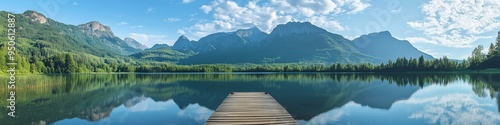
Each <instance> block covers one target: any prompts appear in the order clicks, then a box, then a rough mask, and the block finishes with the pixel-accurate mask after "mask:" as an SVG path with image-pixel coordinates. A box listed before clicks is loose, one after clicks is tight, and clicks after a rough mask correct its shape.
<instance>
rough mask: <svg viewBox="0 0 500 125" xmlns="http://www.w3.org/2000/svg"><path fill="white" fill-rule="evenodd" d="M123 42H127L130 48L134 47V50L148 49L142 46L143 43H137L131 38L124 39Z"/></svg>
mask: <svg viewBox="0 0 500 125" xmlns="http://www.w3.org/2000/svg"><path fill="white" fill-rule="evenodd" d="M123 41H125V43H126V44H127V45H128V46H130V47H132V48H134V49H140V50H145V49H147V48H148V47H147V46H146V45H144V44H141V43H139V42H137V41H136V40H135V39H132V38H130V37H127V38H125V39H123Z"/></svg>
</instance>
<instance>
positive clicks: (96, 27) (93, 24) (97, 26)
mask: <svg viewBox="0 0 500 125" xmlns="http://www.w3.org/2000/svg"><path fill="white" fill-rule="evenodd" d="M79 26H80V27H82V28H88V30H91V31H111V28H109V26H106V25H103V24H101V23H99V22H97V21H90V22H88V23H85V24H81V25H79Z"/></svg>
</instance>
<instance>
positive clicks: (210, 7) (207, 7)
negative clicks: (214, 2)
mask: <svg viewBox="0 0 500 125" xmlns="http://www.w3.org/2000/svg"><path fill="white" fill-rule="evenodd" d="M200 9H201V10H203V12H205V13H209V12H210V11H212V6H209V5H202V6H201V7H200Z"/></svg>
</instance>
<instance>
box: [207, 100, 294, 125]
mask: <svg viewBox="0 0 500 125" xmlns="http://www.w3.org/2000/svg"><path fill="white" fill-rule="evenodd" d="M225 124H287V125H290V124H292V125H298V123H297V121H295V120H294V119H293V117H292V116H291V115H290V114H289V113H288V112H287V111H286V110H285V108H283V107H282V106H281V105H280V104H279V103H278V102H277V101H276V100H274V98H273V97H272V96H271V95H270V94H268V93H264V92H233V93H231V94H229V95H228V96H227V97H226V99H224V101H223V102H222V104H221V105H219V107H218V108H217V109H216V110H215V112H214V113H213V114H212V115H211V116H210V118H208V120H207V122H206V123H205V125H225Z"/></svg>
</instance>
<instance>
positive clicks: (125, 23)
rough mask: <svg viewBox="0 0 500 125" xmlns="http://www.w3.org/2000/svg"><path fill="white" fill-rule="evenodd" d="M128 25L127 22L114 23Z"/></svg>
mask: <svg viewBox="0 0 500 125" xmlns="http://www.w3.org/2000/svg"><path fill="white" fill-rule="evenodd" d="M127 24H128V23H127V22H123V21H122V22H119V23H116V25H127Z"/></svg>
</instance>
